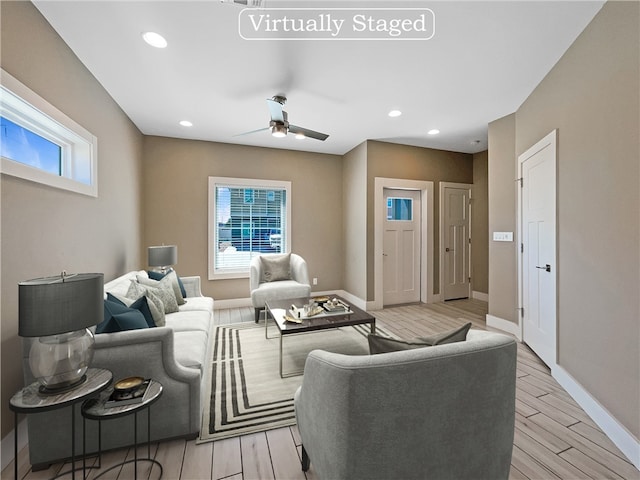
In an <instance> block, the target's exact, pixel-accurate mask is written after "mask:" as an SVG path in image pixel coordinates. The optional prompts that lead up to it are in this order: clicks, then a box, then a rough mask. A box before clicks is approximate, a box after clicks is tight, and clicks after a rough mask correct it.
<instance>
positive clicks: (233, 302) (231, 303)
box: [187, 298, 253, 310]
mask: <svg viewBox="0 0 640 480" xmlns="http://www.w3.org/2000/svg"><path fill="white" fill-rule="evenodd" d="M187 301H189V299H187ZM252 305H253V304H252V303H251V298H229V299H227V300H214V301H213V309H214V310H224V309H226V308H240V307H251V306H252Z"/></svg>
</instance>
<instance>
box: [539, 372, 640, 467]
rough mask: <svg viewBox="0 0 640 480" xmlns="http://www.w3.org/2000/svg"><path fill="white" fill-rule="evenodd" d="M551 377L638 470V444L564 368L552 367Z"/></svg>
mask: <svg viewBox="0 0 640 480" xmlns="http://www.w3.org/2000/svg"><path fill="white" fill-rule="evenodd" d="M551 375H552V376H553V378H555V379H556V380H557V381H558V383H559V384H560V385H561V386H562V388H564V389H565V390H566V391H567V393H568V394H569V395H571V396H572V397H573V399H574V400H575V401H576V402H577V403H578V405H580V407H582V409H583V410H584V411H585V412H586V414H587V415H589V417H591V419H592V420H593V421H594V422H595V423H596V424H597V425H598V426H599V427H600V428H601V429H602V431H603V432H604V433H605V434H606V435H607V437H609V438H610V439H611V441H612V442H613V443H615V445H616V447H618V448H619V449H620V451H621V452H622V453H624V454H625V456H626V457H627V458H628V459H629V461H630V462H631V463H633V464H634V465H635V467H636V468H637V469H638V470H640V442H639V441H638V439H637V438H635V437H634V436H633V434H632V433H631V432H629V430H627V429H626V427H625V426H624V425H622V424H621V423H620V422H619V421H618V420H617V419H616V418H615V417H614V416H613V415H611V413H610V412H609V411H608V410H607V409H606V408H604V407H603V406H602V405H601V404H600V402H598V401H597V400H596V399H595V398H593V396H592V395H591V394H590V393H589V392H588V391H587V390H585V388H584V387H583V386H582V385H580V384H579V383H578V382H577V381H576V380H575V379H574V378H573V377H572V376H571V374H569V373H568V372H567V371H566V370H565V369H564V368H562V367H560V366H558V365H554V366H553V367H552V368H551Z"/></svg>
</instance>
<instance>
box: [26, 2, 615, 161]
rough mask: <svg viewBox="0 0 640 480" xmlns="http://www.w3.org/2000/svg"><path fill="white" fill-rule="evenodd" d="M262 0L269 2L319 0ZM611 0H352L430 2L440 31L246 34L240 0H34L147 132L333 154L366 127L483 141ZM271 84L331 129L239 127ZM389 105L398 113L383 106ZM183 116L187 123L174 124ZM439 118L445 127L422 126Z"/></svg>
mask: <svg viewBox="0 0 640 480" xmlns="http://www.w3.org/2000/svg"><path fill="white" fill-rule="evenodd" d="M265 1H266V4H265V6H266V7H268V8H271V7H274V6H283V5H285V6H290V7H291V6H301V5H303V6H310V5H313V6H320V5H321V4H319V3H317V2H316V3H313V4H312V3H310V2H308V1H302V0H298V1H297V2H288V3H285V2H278V3H276V2H275V1H270V0H265ZM603 3H604V2H603V1H600V0H599V1H564V2H563V1H550V2H545V1H525V2H515V1H492V2H484V1H471V2H462V1H452V0H449V1H442V2H424V1H421V2H408V3H407V2H402V3H401V2H397V1H391V0H390V1H388V2H386V3H382V2H371V1H369V2H360V3H357V4H354V3H350V4H349V6H352V7H353V6H369V7H371V6H376V7H381V6H390V5H391V6H393V7H399V6H405V7H428V8H430V9H431V10H433V12H434V14H435V25H436V28H435V35H434V37H433V38H432V39H431V40H422V41H392V40H385V41H340V40H334V41H247V40H243V39H242V38H241V37H240V36H239V34H238V15H239V13H240V11H241V10H242V8H241V7H239V6H237V5H233V4H228V3H221V2H219V1H217V0H212V1H193V2H192V1H139V2H133V1H81V2H78V1H66V2H59V1H50V0H46V1H40V0H36V1H34V4H35V5H36V7H37V8H38V9H39V10H40V11H41V12H42V14H43V15H44V16H45V18H46V19H47V20H48V21H49V23H51V25H52V26H53V28H55V30H56V31H57V32H58V33H59V34H60V36H61V37H62V38H63V39H64V41H65V42H66V43H67V44H68V45H69V46H70V47H71V49H72V50H73V51H74V52H75V54H76V55H77V56H78V57H79V58H80V60H81V61H82V62H83V63H84V64H85V65H86V66H87V68H88V69H89V70H90V71H91V72H92V73H93V75H94V76H95V77H96V78H97V79H98V81H99V82H100V83H101V84H102V85H103V86H104V88H105V89H106V90H107V91H108V92H109V94H110V95H111V96H112V97H113V98H114V99H115V101H116V102H117V103H118V104H119V105H120V107H121V108H122V109H123V110H124V111H125V112H126V114H127V115H128V116H129V117H130V118H131V120H132V121H133V122H134V123H135V124H136V125H137V126H138V128H139V129H140V130H141V131H142V132H143V133H144V134H148V135H160V136H168V137H178V138H190V139H200V140H211V141H216V142H224V143H237V144H244V145H257V146H262V147H272V148H285V149H293V150H303V151H312V152H323V153H333V154H344V153H346V152H348V151H349V150H351V149H352V148H354V147H355V146H357V145H359V144H360V143H362V142H363V141H365V140H367V139H377V140H383V141H388V142H394V143H402V144H408V145H417V146H423V147H430V148H436V149H444V150H452V151H458V152H466V153H475V152H479V151H482V150H486V149H487V124H488V123H489V122H491V121H493V120H495V119H497V118H500V117H502V116H504V115H508V114H510V113H512V112H514V111H515V110H516V109H517V108H518V107H519V106H520V105H521V104H522V102H523V101H524V100H525V99H526V98H527V96H528V95H529V94H530V93H531V92H532V91H533V89H534V88H535V86H536V85H537V84H538V83H539V82H540V81H541V80H542V79H543V78H544V76H545V75H546V74H547V73H548V72H549V70H550V69H551V68H552V67H553V65H554V64H555V63H556V62H557V61H558V60H559V59H560V57H561V56H562V54H563V53H564V52H565V51H566V49H567V48H568V47H569V46H570V45H571V43H572V42H573V41H574V40H575V39H576V37H577V36H578V35H579V33H580V32H581V31H582V30H583V29H584V28H585V26H586V25H587V24H588V23H589V22H590V21H591V19H592V18H593V17H594V15H595V14H596V13H597V12H598V11H599V10H600V8H601V7H602V4H603ZM322 5H324V6H330V7H337V6H340V7H342V6H345V5H346V3H345V2H335V1H334V2H326V1H325V2H324V3H323V4H322ZM145 31H155V32H158V33H160V34H162V35H163V36H164V37H165V38H166V39H167V41H168V43H169V45H168V47H167V48H165V49H155V48H152V47H150V46H148V45H147V44H145V43H144V42H143V41H142V38H141V33H142V32H145ZM275 94H286V96H287V98H288V101H287V104H286V106H285V110H286V111H287V112H288V114H289V121H290V122H291V123H294V124H296V125H299V126H302V127H305V128H309V129H312V130H316V131H320V132H324V133H327V134H329V135H330V136H329V138H328V139H327V140H326V141H324V142H321V141H318V140H313V139H305V140H296V139H295V138H294V137H293V135H288V136H287V138H284V139H278V138H274V137H272V136H271V135H270V133H269V132H268V131H263V132H259V133H255V134H251V135H246V136H236V135H237V134H240V133H243V132H247V131H250V130H255V129H259V128H262V127H267V126H268V123H269V111H268V109H267V105H266V102H265V99H266V98H270V97H272V96H273V95H275ZM392 109H399V110H401V111H402V112H403V115H402V116H400V117H398V118H390V117H388V116H387V113H388V112H389V111H390V110H392ZM185 119H187V120H190V121H191V122H193V124H194V125H193V127H189V128H186V127H182V126H180V125H179V124H178V122H179V121H180V120H185ZM432 128H438V129H440V131H441V133H440V134H439V135H437V136H431V135H427V133H426V132H427V131H428V130H430V129H432ZM478 140H479V142H478Z"/></svg>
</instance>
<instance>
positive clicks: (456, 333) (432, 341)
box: [416, 322, 471, 345]
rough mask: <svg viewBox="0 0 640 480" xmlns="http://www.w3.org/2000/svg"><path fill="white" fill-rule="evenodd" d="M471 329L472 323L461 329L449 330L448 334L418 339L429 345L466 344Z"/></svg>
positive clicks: (443, 333)
mask: <svg viewBox="0 0 640 480" xmlns="http://www.w3.org/2000/svg"><path fill="white" fill-rule="evenodd" d="M470 328H471V322H468V323H466V324H464V325H463V326H461V327H458V328H453V329H451V330H447V331H446V332H442V333H437V334H435V335H429V336H428V337H418V338H417V339H416V340H417V341H419V342H424V343H428V344H429V345H442V344H444V343H455V342H464V341H465V340H466V339H467V333H468V332H469V329H470Z"/></svg>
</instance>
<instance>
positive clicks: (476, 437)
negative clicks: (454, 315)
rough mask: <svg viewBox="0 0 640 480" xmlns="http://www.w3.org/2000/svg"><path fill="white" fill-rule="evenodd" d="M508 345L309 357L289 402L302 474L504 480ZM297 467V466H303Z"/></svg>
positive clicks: (490, 338)
mask: <svg viewBox="0 0 640 480" xmlns="http://www.w3.org/2000/svg"><path fill="white" fill-rule="evenodd" d="M515 381H516V342H515V340H513V339H512V338H511V337H507V336H505V335H501V334H497V333H492V332H485V331H479V330H470V331H469V333H468V335H467V340H466V341H464V342H458V343H450V344H445V345H438V346H433V347H426V348H419V349H415V350H406V351H401V352H392V353H383V354H378V355H371V356H347V355H340V354H335V353H329V352H325V351H320V350H315V351H313V352H311V353H310V354H309V356H308V357H307V361H306V364H305V369H304V378H303V380H302V386H301V387H300V388H299V389H298V391H297V392H296V396H295V409H296V417H297V422H298V429H299V431H300V436H301V438H302V445H303V469H304V468H305V467H308V460H310V461H311V468H312V471H313V473H314V474H315V475H316V476H317V477H318V478H321V479H331V480H339V479H349V480H357V479H366V480H373V479H390V478H402V479H414V478H415V479H428V478H433V479H438V480H445V479H455V480H462V479H474V480H480V479H488V480H489V479H490V480H498V479H507V478H508V477H509V469H510V463H511V452H512V447H513V435H514V430H513V429H514V420H515ZM305 463H306V465H305Z"/></svg>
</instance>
